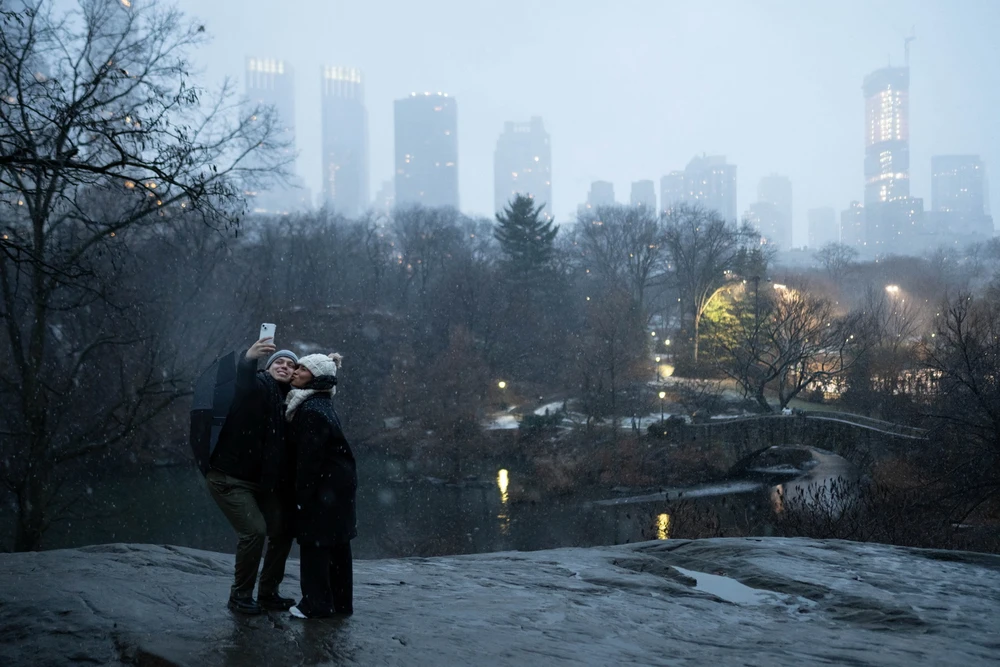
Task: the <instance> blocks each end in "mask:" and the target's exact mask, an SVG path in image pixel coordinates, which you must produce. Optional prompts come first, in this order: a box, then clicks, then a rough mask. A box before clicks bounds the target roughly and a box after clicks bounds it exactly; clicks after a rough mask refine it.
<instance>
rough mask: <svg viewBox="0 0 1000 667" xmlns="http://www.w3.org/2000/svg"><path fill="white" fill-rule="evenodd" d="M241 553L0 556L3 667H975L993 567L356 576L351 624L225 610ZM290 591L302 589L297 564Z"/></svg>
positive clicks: (935, 562)
mask: <svg viewBox="0 0 1000 667" xmlns="http://www.w3.org/2000/svg"><path fill="white" fill-rule="evenodd" d="M232 562H233V558H232V556H230V555H225V554H216V553H211V552H205V551H198V550H193V549H184V548H177V547H169V546H152V545H121V544H119V545H104V546H95V547H86V548H83V549H75V550H66V551H48V552H40V553H25V554H0V571H2V572H3V578H2V579H0V664H3V665H21V664H33V665H50V664H51V665H63V664H77V663H80V664H85V663H89V664H110V665H124V664H158V665H199V666H200V665H205V666H207V667H213V666H216V665H218V666H221V665H299V664H354V665H407V666H412V665H434V666H438V665H480V664H489V665H516V666H518V667H522V666H524V665H540V664H544V665H574V666H575V665H623V664H630V665H699V666H700V665H766V666H768V667H771V666H773V665H795V666H800V665H820V664H831V665H840V664H852V665H900V666H906V667H910V666H911V665H962V666H963V667H973V666H976V665H990V664H996V663H997V659H998V656H1000V640H998V637H1000V597H998V596H997V591H998V590H1000V557H998V556H990V555H982V554H971V553H965V552H941V551H930V550H919V549H906V548H900V547H889V546H884V545H878V544H861V543H854V542H842V541H818V540H809V539H778V538H759V539H716V540H700V541H687V540H663V541H656V542H643V543H640V544H633V545H624V546H619V547H605V548H591V549H558V550H553V551H536V552H506V553H494V554H479V555H474V556H455V557H444V558H408V559H399V560H378V561H356V562H355V575H354V582H355V583H354V608H355V615H354V616H353V617H351V618H350V619H347V620H327V621H299V620H296V619H292V618H291V617H290V616H289V615H288V614H287V613H277V612H275V613H271V614H268V615H266V616H258V617H245V616H236V615H233V614H231V613H230V612H229V611H227V610H226V608H225V600H226V598H227V596H228V594H229V584H230V582H231V579H232ZM288 573H289V574H288V576H287V578H286V582H285V586H284V592H285V593H294V592H295V590H296V589H297V587H298V576H297V575H298V562H297V561H294V560H293V561H290V562H289V567H288Z"/></svg>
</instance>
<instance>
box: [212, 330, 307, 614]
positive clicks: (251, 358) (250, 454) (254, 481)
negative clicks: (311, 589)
mask: <svg viewBox="0 0 1000 667" xmlns="http://www.w3.org/2000/svg"><path fill="white" fill-rule="evenodd" d="M264 357H267V363H266V364H265V365H264V370H263V371H260V372H258V371H257V360H258V359H262V358H264ZM297 362H298V358H297V357H296V355H295V353H294V352H290V351H288V350H278V351H275V346H274V343H273V342H272V339H270V338H262V339H261V340H258V341H257V342H256V343H254V344H253V345H252V346H251V347H250V349H249V350H247V352H246V354H245V355H244V356H243V357H241V358H240V361H239V363H238V364H237V369H236V394H235V396H234V398H233V404H232V406H230V408H229V413H228V414H227V415H226V421H225V423H224V424H223V425H222V430H221V431H220V432H219V441H218V444H217V445H216V447H215V451H213V452H212V458H211V461H210V469H209V471H208V473H207V475H206V480H207V484H208V490H209V492H210V493H211V494H212V498H214V499H215V502H216V503H217V504H218V505H219V508H220V509H221V510H222V513H223V514H225V515H226V519H228V520H229V523H230V524H231V525H232V526H233V528H234V529H235V530H236V534H237V535H238V536H239V542H238V544H237V546H236V574H235V579H234V581H233V586H232V588H231V590H230V594H229V608H230V609H231V610H232V611H234V612H238V613H243V614H260V613H261V612H263V611H264V610H265V609H272V610H281V611H284V610H287V609H288V608H289V607H291V606H292V605H293V604H295V600H293V599H291V598H284V597H281V595H280V594H279V593H278V587H279V585H280V584H281V580H282V579H284V576H285V561H286V560H288V552H289V551H290V550H291V548H292V530H291V526H290V525H288V524H289V523H290V522H289V521H288V519H289V517H290V516H291V511H290V510H291V508H290V503H291V502H292V493H293V487H292V481H293V480H292V474H294V473H293V471H291V470H290V463H291V462H290V461H289V460H288V457H287V456H286V452H285V442H284V439H285V419H284V408H283V404H284V401H285V396H286V395H287V394H288V389H289V384H288V383H289V382H290V381H291V379H292V373H293V372H294V371H295V366H296V363H297ZM265 539H266V541H267V552H266V553H264V544H265ZM262 554H263V556H264V567H263V569H262V570H261V573H260V585H259V588H258V591H257V599H256V600H254V597H253V590H254V585H255V584H256V583H257V568H258V567H259V566H260V560H261V555H262Z"/></svg>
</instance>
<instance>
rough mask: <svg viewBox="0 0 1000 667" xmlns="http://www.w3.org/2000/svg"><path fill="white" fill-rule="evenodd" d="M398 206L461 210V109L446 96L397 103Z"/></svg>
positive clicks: (427, 95)
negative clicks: (459, 200)
mask: <svg viewBox="0 0 1000 667" xmlns="http://www.w3.org/2000/svg"><path fill="white" fill-rule="evenodd" d="M395 129H396V137H395V142H396V205H397V206H412V205H415V204H421V205H423V206H453V207H455V208H458V108H457V106H456V104H455V99H454V98H452V97H448V96H447V95H445V94H443V93H411V94H410V96H409V97H404V98H403V99H400V100H396V103H395Z"/></svg>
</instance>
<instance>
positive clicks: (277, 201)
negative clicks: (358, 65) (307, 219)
mask: <svg viewBox="0 0 1000 667" xmlns="http://www.w3.org/2000/svg"><path fill="white" fill-rule="evenodd" d="M246 96H247V100H248V101H249V102H250V103H251V104H254V105H263V106H267V107H271V108H272V109H273V111H274V113H275V114H276V116H277V117H276V122H277V125H276V127H277V129H278V131H277V132H276V134H275V140H276V141H278V142H280V143H282V144H284V145H285V147H284V148H283V149H282V153H283V155H282V156H281V157H283V158H284V160H286V161H289V162H290V164H288V165H287V167H286V168H287V169H288V171H289V172H291V180H292V182H293V183H294V182H295V181H296V180H297V169H296V166H295V162H294V159H295V74H294V72H293V70H292V67H291V65H289V64H288V63H286V62H285V61H283V60H276V59H274V58H247V59H246ZM247 195H248V198H249V199H250V201H251V204H250V206H251V209H252V210H253V211H254V212H257V213H288V212H290V211H291V210H293V209H295V208H299V207H300V205H301V202H299V201H297V200H298V198H299V195H297V193H296V191H295V189H294V188H292V187H288V186H284V185H276V186H273V187H271V188H270V189H269V190H268V191H267V192H260V191H257V190H256V189H254V190H250V191H248V192H247Z"/></svg>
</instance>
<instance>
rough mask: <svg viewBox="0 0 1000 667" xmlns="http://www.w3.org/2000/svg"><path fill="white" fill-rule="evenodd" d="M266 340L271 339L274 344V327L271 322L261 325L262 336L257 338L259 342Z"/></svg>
mask: <svg viewBox="0 0 1000 667" xmlns="http://www.w3.org/2000/svg"><path fill="white" fill-rule="evenodd" d="M264 338H270V339H271V342H272V343H273V342H274V325H273V324H272V323H270V322H264V324H262V325H260V335H259V336H257V340H262V339H264Z"/></svg>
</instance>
